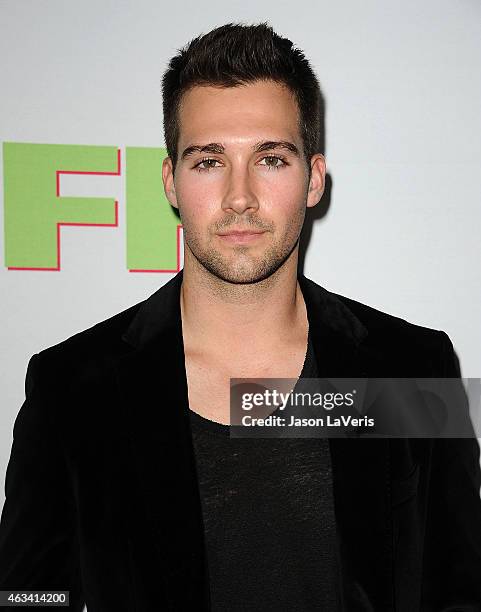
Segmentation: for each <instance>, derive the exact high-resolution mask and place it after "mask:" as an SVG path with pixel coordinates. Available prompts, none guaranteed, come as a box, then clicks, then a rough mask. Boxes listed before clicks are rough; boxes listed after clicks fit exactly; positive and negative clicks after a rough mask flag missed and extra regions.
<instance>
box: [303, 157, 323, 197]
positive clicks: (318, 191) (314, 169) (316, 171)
mask: <svg viewBox="0 0 481 612" xmlns="http://www.w3.org/2000/svg"><path fill="white" fill-rule="evenodd" d="M325 184H326V159H325V157H324V155H321V153H316V154H315V155H313V156H312V157H311V179H310V181H309V190H308V192H307V208H311V207H312V206H315V205H316V204H317V203H318V202H319V200H320V199H321V198H322V194H323V193H324V187H325Z"/></svg>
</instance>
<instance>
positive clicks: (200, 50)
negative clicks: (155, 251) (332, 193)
mask: <svg viewBox="0 0 481 612" xmlns="http://www.w3.org/2000/svg"><path fill="white" fill-rule="evenodd" d="M163 106H164V132H165V141H166V146H167V152H168V158H166V159H165V160H164V164H163V171H162V173H163V180H164V187H165V191H166V194H167V197H168V199H169V201H170V202H171V204H172V205H173V206H176V207H178V208H179V212H180V216H181V220H182V224H183V227H184V240H185V243H186V253H185V261H184V266H187V265H188V261H189V258H190V260H191V262H192V263H195V262H194V260H195V261H196V262H197V263H199V264H200V265H201V266H203V268H204V269H206V270H208V271H209V272H211V273H212V274H214V275H215V276H217V277H219V278H221V279H223V280H225V281H228V282H231V283H252V282H257V281H260V280H263V279H264V278H266V277H268V276H270V275H271V274H273V273H274V272H275V271H276V270H277V269H278V268H279V267H280V266H281V265H282V264H283V263H284V262H285V261H286V260H287V259H288V258H289V256H290V255H291V254H292V253H293V251H294V249H295V248H296V247H297V245H298V239H299V234H300V231H301V229H302V225H303V222H304V216H305V209H306V205H307V206H314V205H315V204H316V203H317V202H318V201H319V199H320V197H321V195H322V191H323V188H324V175H325V165H324V158H323V156H322V155H321V154H320V152H319V148H320V146H319V140H320V132H321V126H322V121H323V118H322V113H321V108H322V103H321V94H320V90H319V85H318V82H317V79H316V77H315V75H314V73H313V71H312V69H311V68H310V66H309V64H308V62H307V60H306V59H305V58H304V56H303V54H302V53H301V52H300V51H298V50H296V49H294V48H293V46H292V43H291V42H290V41H289V40H287V39H285V38H281V37H279V36H278V35H277V34H275V32H273V30H272V28H270V27H269V26H267V25H266V24H259V25H254V26H243V25H234V24H227V25H225V26H222V27H220V28H216V29H215V30H212V31H211V32H209V33H208V34H206V35H204V36H202V37H199V38H196V39H194V40H193V41H191V43H190V44H189V45H188V46H187V47H186V48H184V49H183V50H181V52H180V54H179V55H177V56H176V57H174V58H173V59H172V60H171V61H170V64H169V68H168V69H167V71H166V73H165V74H164V77H163ZM276 143H277V144H276ZM207 145H208V146H207ZM234 229H239V230H251V231H252V230H253V231H258V232H259V231H263V232H264V233H262V234H259V235H257V237H251V238H244V239H243V240H242V241H241V240H240V239H235V238H232V237H231V238H226V237H225V236H222V234H223V233H225V232H227V231H232V230H234ZM296 253H297V251H296Z"/></svg>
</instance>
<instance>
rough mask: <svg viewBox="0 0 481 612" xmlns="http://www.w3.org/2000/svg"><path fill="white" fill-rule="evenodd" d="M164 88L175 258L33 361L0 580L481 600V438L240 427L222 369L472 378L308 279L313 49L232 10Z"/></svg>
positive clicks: (98, 603)
mask: <svg viewBox="0 0 481 612" xmlns="http://www.w3.org/2000/svg"><path fill="white" fill-rule="evenodd" d="M163 96H164V129H165V140H166V146H167V150H168V157H167V158H166V159H165V160H164V162H163V166H162V177H163V182H164V187H165V193H166V195H167V197H168V199H169V201H170V203H171V204H172V206H174V207H176V208H178V209H179V213H180V217H181V220H182V224H183V228H184V240H185V246H184V269H183V271H181V272H180V273H179V274H177V275H176V276H175V277H174V278H172V279H171V280H170V281H169V282H168V283H167V284H166V285H165V286H163V287H162V288H160V289H159V290H158V291H157V292H156V293H154V294H153V295H152V296H151V297H150V298H148V299H147V300H145V301H144V302H142V303H140V304H137V305H135V306H132V307H131V308H129V309H128V310H126V311H124V312H122V313H120V314H118V315H116V316H114V317H112V318H111V319H109V320H107V321H104V322H102V323H99V324H98V325H96V326H94V327H93V328H91V329H89V330H86V331H84V332H82V333H80V334H77V335H75V336H73V337H72V338H70V339H68V340H66V341H65V342H62V343H60V344H59V345H57V346H54V347H51V348H49V349H47V350H45V351H42V352H40V353H39V354H37V355H34V356H33V357H32V359H31V360H30V363H29V367H28V371H27V378H26V400H25V403H24V404H23V406H22V408H21V410H20V412H19V415H18V416H17V419H16V422H15V428H14V442H13V447H12V453H11V458H10V461H9V465H8V470H7V477H6V502H5V507H4V510H3V514H2V522H1V526H0V589H2V590H7V589H8V590H27V589H28V590H68V591H69V592H70V607H71V608H72V609H74V610H81V609H82V606H83V604H84V602H86V603H87V606H88V610H89V612H105V611H110V610H112V611H115V612H119V611H121V610H126V611H129V612H130V611H133V610H136V611H142V612H143V611H148V610H149V611H150V610H222V611H235V610H256V611H260V610H268V609H269V610H278V611H287V610H289V611H294V610H296V611H301V610H302V611H308V610H329V611H330V610H348V611H351V610H352V611H360V610H365V611H367V610H375V611H376V612H377V611H382V612H385V611H388V610H396V611H397V612H413V611H415V610H432V611H434V610H436V611H441V610H445V611H447V610H458V611H461V610H465V611H468V610H470V611H473V610H481V502H480V499H479V488H480V483H481V476H480V470H479V445H478V443H477V440H476V439H444V440H443V439H439V440H434V439H371V440H367V439H340V438H339V439H336V438H332V439H325V438H323V439H302V440H301V439H263V438H259V439H236V438H230V437H228V423H229V379H230V378H234V377H235V378H243V377H247V378H251V377H266V378H267V377H269V378H278V377H279V378H294V379H298V378H299V379H300V378H303V377H317V376H319V377H328V376H329V377H348V376H350V377H384V376H386V377H392V376H396V377H458V376H459V375H460V374H459V369H458V367H457V365H456V361H455V357H454V353H453V347H452V344H451V341H450V339H449V337H448V336H447V335H446V334H445V333H444V332H441V331H436V330H431V329H427V328H423V327H419V326H416V325H412V324H410V323H408V322H406V321H403V320H402V319H399V318H396V317H393V316H390V315H388V314H384V313H382V312H379V311H377V310H374V309H373V308H370V307H368V306H366V305H363V304H360V303H359V302H356V301H354V300H351V299H348V298H345V297H342V296H338V295H335V294H333V293H331V292H329V291H327V290H326V289H324V288H322V287H320V286H319V285H317V284H316V283H314V282H313V281H311V280H309V279H307V278H306V277H305V276H304V275H303V274H302V273H300V272H298V269H297V268H298V244H299V242H298V241H299V235H300V232H301V228H302V225H303V221H304V216H305V210H306V207H312V206H315V205H316V204H317V203H318V202H319V200H320V198H321V196H322V193H323V190H324V184H325V160H324V157H323V155H322V154H321V153H320V151H319V144H318V140H319V132H320V127H321V121H322V117H321V113H320V92H319V87H318V83H317V80H316V77H315V75H314V73H313V72H312V70H311V68H310V66H309V63H308V62H307V60H306V59H305V58H304V56H303V55H302V53H301V52H300V51H298V50H296V49H295V48H293V46H292V43H291V42H290V41H288V40H287V39H283V38H280V37H279V36H278V35H276V34H275V33H274V32H273V31H272V29H271V28H270V27H269V26H267V25H266V24H259V25H256V26H244V25H235V24H227V25H225V26H222V27H220V28H216V29H215V30H213V31H211V32H209V33H208V34H206V35H204V36H202V37H199V38H197V39H194V40H193V41H192V42H191V43H190V45H189V46H188V47H186V48H185V49H183V50H182V51H181V52H180V53H179V55H177V56H176V57H174V58H173V59H172V60H171V62H170V65H169V68H168V70H167V71H166V73H165V75H164V79H163ZM226 434H227V435H226Z"/></svg>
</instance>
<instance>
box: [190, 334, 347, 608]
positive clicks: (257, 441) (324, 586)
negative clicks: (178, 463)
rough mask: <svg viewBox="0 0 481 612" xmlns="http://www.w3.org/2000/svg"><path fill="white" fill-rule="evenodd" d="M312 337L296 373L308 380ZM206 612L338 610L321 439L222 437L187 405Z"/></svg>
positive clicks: (225, 433) (326, 459) (225, 430)
mask: <svg viewBox="0 0 481 612" xmlns="http://www.w3.org/2000/svg"><path fill="white" fill-rule="evenodd" d="M316 377H317V366H316V360H315V355H314V352H313V347H312V341H311V337H310V334H308V346H307V351H306V357H305V361H304V366H303V369H302V372H301V375H300V378H316ZM190 417H191V429H192V437H193V442H194V449H195V455H196V464H197V473H198V480H199V490H200V496H201V502H202V512H203V519H204V530H205V538H206V548H207V551H206V552H207V562H208V571H209V583H210V593H211V609H212V610H213V611H214V612H240V611H245V612H247V611H248V612H254V611H255V612H263V611H269V612H273V611H274V612H284V611H285V612H311V611H320V610H328V611H329V612H336V611H337V610H341V606H340V603H339V594H338V593H339V586H338V585H339V579H338V575H339V574H338V567H339V565H338V557H337V546H336V523H335V517H334V504H333V495H332V472H331V461H330V453H329V444H328V440H327V439H326V438H317V439H316V438H230V436H229V425H224V424H222V423H218V422H215V421H211V420H209V419H206V418H204V417H202V416H200V415H199V414H197V413H196V412H194V411H193V410H190Z"/></svg>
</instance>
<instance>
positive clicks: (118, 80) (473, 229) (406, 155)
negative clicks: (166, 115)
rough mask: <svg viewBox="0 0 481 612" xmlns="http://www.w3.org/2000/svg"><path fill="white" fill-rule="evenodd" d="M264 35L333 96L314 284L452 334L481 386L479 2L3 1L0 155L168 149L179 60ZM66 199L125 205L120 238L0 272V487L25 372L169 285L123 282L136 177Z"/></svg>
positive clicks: (77, 245) (92, 185)
mask: <svg viewBox="0 0 481 612" xmlns="http://www.w3.org/2000/svg"><path fill="white" fill-rule="evenodd" d="M264 20H267V21H269V23H270V24H271V25H272V26H273V27H274V29H275V30H276V31H277V32H278V33H280V34H282V35H284V36H287V37H288V38H290V39H291V40H293V41H294V42H295V43H296V45H297V46H299V47H300V48H301V49H303V50H304V52H305V53H306V55H307V57H308V58H309V59H310V60H311V61H312V63H313V66H314V68H315V70H316V72H317V74H318V76H319V79H320V82H321V87H322V89H323V93H324V95H325V98H326V105H327V114H326V130H327V150H326V157H327V164H328V171H329V173H330V175H331V177H332V182H333V187H332V194H331V204H330V207H329V210H328V212H327V214H326V215H325V216H323V218H322V219H319V220H316V221H315V222H314V225H313V230H312V236H311V241H310V244H309V248H308V250H307V254H306V258H305V266H304V273H305V274H306V276H308V277H310V278H312V279H313V280H315V281H316V282H318V283H319V284H321V285H323V286H324V287H326V288H327V289H329V290H331V291H335V292H337V293H341V294H343V295H346V296H348V297H351V298H353V299H356V300H358V301H361V302H364V303H366V304H369V305H371V306H374V307H375V308H378V309H380V310H384V311H386V312H389V313H391V314H394V315H397V316H400V317H402V318H405V319H407V320H409V321H411V322H414V323H417V324H420V325H425V326H428V327H433V328H436V329H442V330H444V331H446V332H447V333H448V334H449V336H450V337H451V339H452V341H453V343H454V346H455V349H456V351H457V354H458V356H459V359H460V363H461V368H462V374H463V376H464V377H480V376H481V353H480V350H479V349H480V346H481V324H480V304H481V282H480V280H481V278H480V276H481V273H480V259H481V258H480V254H481V247H480V232H481V212H480V202H481V183H480V182H479V163H480V159H481V134H480V113H479V109H480V108H481V84H480V73H481V72H480V68H481V66H480V63H481V62H480V58H481V4H480V3H479V1H478V0H423V2H419V1H418V0H416V1H415V0H407V1H406V0H405V1H403V2H398V1H396V0H387V1H386V0H364V1H363V2H358V0H344V1H342V2H336V3H334V2H331V1H327V0H316V1H312V2H310V1H302V0H301V1H299V0H298V1H297V2H285V3H284V2H276V3H264V4H262V3H258V2H251V1H249V0H243V1H241V2H234V1H231V2H225V1H218V0H209V2H199V1H195V2H194V1H192V0H187V1H184V2H182V3H181V4H179V3H175V2H159V1H158V0H152V1H150V0H148V1H147V0H143V1H142V0H140V1H139V0H129V1H125V0H124V1H120V0H116V1H101V2H99V1H98V0H83V1H82V2H81V3H73V2H65V1H64V0H50V1H40V0H39V1H34V0H30V1H27V0H23V1H18V0H1V1H0V56H1V63H0V84H1V91H2V93H1V95H0V139H1V140H2V141H9V142H30V143H52V144H86V145H96V144H97V145H112V146H118V147H119V148H120V149H121V150H122V152H124V151H125V147H126V146H145V147H159V146H163V145H164V142H163V137H162V111H161V94H160V78H161V74H162V72H163V70H164V69H165V67H166V65H167V61H168V59H169V58H170V57H171V56H172V55H174V54H175V53H176V52H177V49H178V48H180V47H181V46H183V45H184V44H185V43H187V42H188V40H190V39H191V38H193V37H194V36H197V35H198V34H200V33H202V32H204V33H205V32H207V31H208V30H210V29H211V28H213V27H215V26H218V25H221V24H223V23H226V22H229V21H243V22H245V23H253V22H259V21H264ZM2 167H3V163H0V172H1V168H2ZM159 172H160V164H159ZM121 175H122V177H125V155H124V154H123V155H122V169H121ZM0 180H2V177H0ZM62 193H63V194H64V195H87V196H94V195H99V196H108V197H116V198H117V199H118V201H119V226H118V227H116V228H98V227H64V228H63V229H62V269H61V271H60V272H47V271H42V272H35V271H15V270H7V268H6V267H5V265H4V266H3V267H1V268H0V282H1V286H2V300H1V303H0V313H1V318H2V325H1V328H0V334H1V338H0V342H1V346H2V349H3V353H2V367H1V370H0V378H1V380H0V383H1V397H0V401H1V411H0V482H1V483H2V485H3V482H4V475H5V469H6V465H7V460H8V457H9V453H10V448H11V442H12V428H13V423H14V420H15V417H16V414H17V413H18V410H19V408H20V405H21V403H22V401H23V397H24V377H25V370H26V365H27V362H28V359H29V357H30V356H31V355H32V354H33V353H36V352H38V351H40V350H42V349H43V348H45V347H47V346H50V345H52V344H56V343H57V342H60V341H61V340H63V339H65V338H67V337H68V336H70V335H72V334H74V333H76V332H78V331H80V330H82V329H85V328H87V327H89V326H91V325H93V324H94V323H96V322H98V321H100V320H102V319H105V318H107V317H109V316H111V315H113V314H115V313H116V312H119V311H120V310H123V309H124V308H127V307H128V306H130V305H132V304H134V303H135V302H138V301H140V300H142V299H143V298H145V297H147V296H148V295H150V294H151V293H153V291H155V289H157V288H158V287H159V286H160V285H162V284H164V283H165V282H167V281H168V280H169V279H170V278H172V274H165V273H164V274H162V273H146V274H133V273H130V272H129V271H128V270H127V266H126V260H125V250H126V244H125V242H126V233H125V180H124V178H119V177H113V176H109V177H107V176H106V177H86V176H84V177H78V176H77V177H74V176H72V177H65V178H64V179H63V182H62ZM0 224H3V215H0ZM0 240H3V225H2V226H1V227H0ZM2 251H3V249H2ZM3 501H4V491H3V487H2V492H1V498H0V507H1V505H2V504H3Z"/></svg>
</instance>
